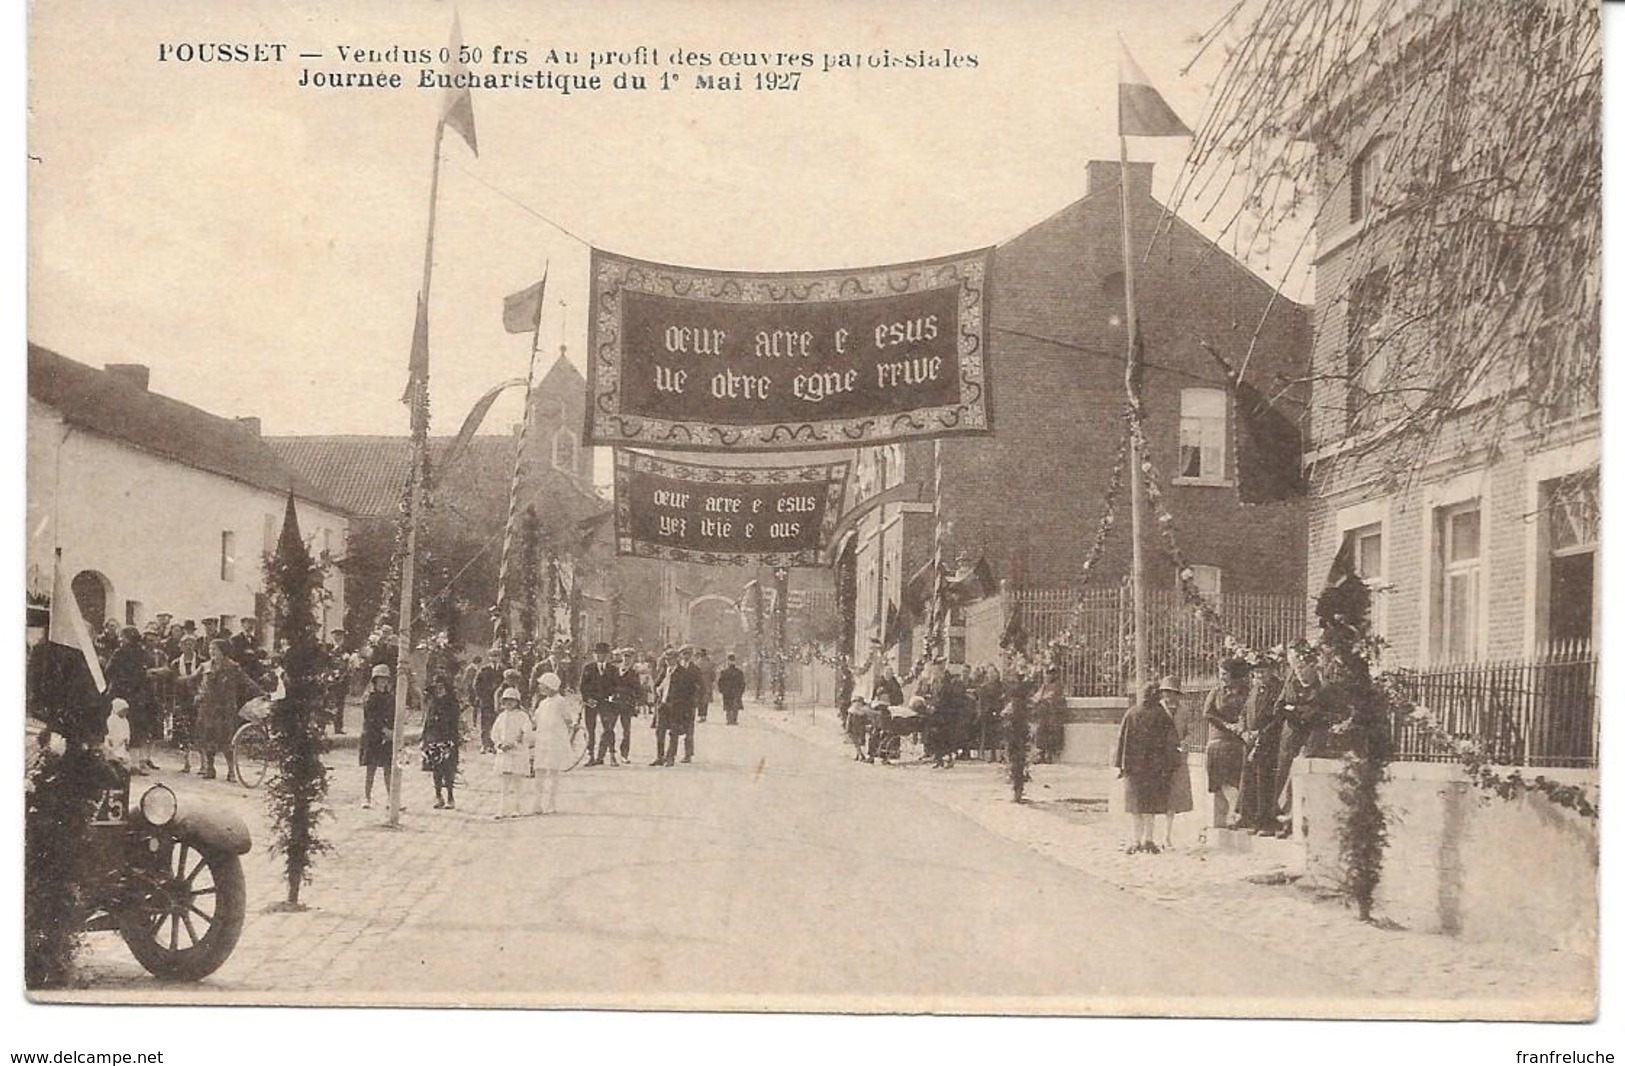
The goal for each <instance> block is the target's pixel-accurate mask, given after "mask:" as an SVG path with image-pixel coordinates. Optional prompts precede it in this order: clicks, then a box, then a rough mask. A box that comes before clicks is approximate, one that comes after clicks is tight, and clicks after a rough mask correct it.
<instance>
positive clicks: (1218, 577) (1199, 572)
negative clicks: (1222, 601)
mask: <svg viewBox="0 0 1625 1066" xmlns="http://www.w3.org/2000/svg"><path fill="white" fill-rule="evenodd" d="M1187 565H1188V566H1189V567H1190V570H1191V582H1192V584H1194V585H1195V586H1196V588H1197V589H1198V591H1200V592H1201V593H1202V595H1204V596H1206V597H1207V598H1208V599H1209V600H1212V601H1213V602H1214V603H1217V602H1218V600H1219V597H1220V596H1221V595H1223V593H1224V569H1223V568H1222V567H1218V566H1214V565H1213V564H1212V563H1189V564H1187ZM1204 575H1211V576H1212V578H1213V586H1212V590H1211V591H1210V590H1209V589H1207V588H1205V587H1204V586H1203V583H1202V581H1201V578H1202V577H1203V576H1204ZM1174 581H1175V583H1176V585H1178V584H1179V583H1180V582H1179V574H1178V571H1175V574H1174Z"/></svg>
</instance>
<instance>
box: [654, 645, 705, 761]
mask: <svg viewBox="0 0 1625 1066" xmlns="http://www.w3.org/2000/svg"><path fill="white" fill-rule="evenodd" d="M702 684H703V682H702V679H701V677H700V671H699V668H698V667H696V666H695V665H694V648H693V646H692V645H687V644H685V645H684V646H683V647H682V648H681V649H680V650H679V651H678V652H677V665H676V666H675V667H674V668H673V669H672V671H671V673H670V675H669V676H668V677H667V678H666V701H665V704H664V707H663V713H664V714H665V715H666V729H665V732H666V748H665V753H664V755H665V757H664V760H663V761H664V763H665V765H667V766H672V765H674V764H675V763H676V761H677V738H678V737H679V736H681V737H682V738H683V761H684V762H693V761H694V716H695V715H696V714H697V713H698V712H699V709H700V688H701V685H702Z"/></svg>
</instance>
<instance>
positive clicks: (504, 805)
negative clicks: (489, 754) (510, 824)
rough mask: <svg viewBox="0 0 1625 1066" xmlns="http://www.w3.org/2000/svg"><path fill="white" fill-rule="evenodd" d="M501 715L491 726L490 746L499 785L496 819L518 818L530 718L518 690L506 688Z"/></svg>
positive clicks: (526, 769)
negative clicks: (494, 758)
mask: <svg viewBox="0 0 1625 1066" xmlns="http://www.w3.org/2000/svg"><path fill="white" fill-rule="evenodd" d="M498 705H499V706H500V707H501V713H499V714H498V715H497V720H496V721H494V722H492V723H491V743H492V745H493V746H494V747H495V748H496V749H497V753H496V771H497V777H498V779H499V781H500V783H501V798H500V800H499V802H498V805H497V814H496V816H497V818H498V819H499V820H500V819H503V818H517V817H519V783H520V781H521V780H523V779H524V777H525V775H526V774H527V773H528V772H529V771H530V736H531V733H532V732H534V729H533V728H532V726H531V724H530V716H529V715H527V714H526V713H525V712H524V711H523V710H521V709H520V707H519V690H518V689H517V688H505V689H503V690H502V695H501V696H500V697H499V699H498Z"/></svg>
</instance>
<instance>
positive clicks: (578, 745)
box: [564, 719, 592, 773]
mask: <svg viewBox="0 0 1625 1066" xmlns="http://www.w3.org/2000/svg"><path fill="white" fill-rule="evenodd" d="M591 754H592V752H590V751H588V750H587V730H586V728H585V727H584V726H582V724H581V720H580V719H577V720H576V721H575V724H573V725H571V726H570V765H569V766H566V767H565V768H564V772H565V773H569V772H570V771H571V770H574V769H575V768H576V767H578V766H580V765H581V764H582V763H584V762H586V761H587V756H589V755H591Z"/></svg>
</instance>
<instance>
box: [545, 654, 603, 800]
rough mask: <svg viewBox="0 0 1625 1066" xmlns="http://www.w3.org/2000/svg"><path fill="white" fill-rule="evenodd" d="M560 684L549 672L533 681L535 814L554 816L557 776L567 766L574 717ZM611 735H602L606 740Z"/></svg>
mask: <svg viewBox="0 0 1625 1066" xmlns="http://www.w3.org/2000/svg"><path fill="white" fill-rule="evenodd" d="M561 687H563V681H562V680H561V679H560V678H559V675H558V674H555V673H553V672H552V671H549V672H547V673H545V674H543V675H542V676H541V677H540V678H538V679H537V681H536V688H537V691H538V693H539V694H540V695H541V700H540V702H538V703H537V704H536V808H535V813H537V814H557V813H558V810H559V775H560V774H561V773H563V772H564V771H565V770H566V769H567V768H568V767H569V765H570V762H571V759H572V756H573V753H572V752H571V751H570V725H571V723H572V722H574V721H575V713H574V712H573V711H572V710H571V709H570V705H569V703H568V702H566V700H565V698H564V697H563V696H561V695H559V689H560V688H561ZM610 735H612V734H606V736H610Z"/></svg>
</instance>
